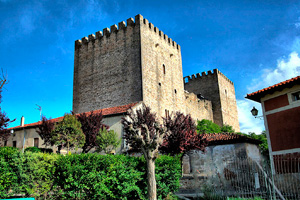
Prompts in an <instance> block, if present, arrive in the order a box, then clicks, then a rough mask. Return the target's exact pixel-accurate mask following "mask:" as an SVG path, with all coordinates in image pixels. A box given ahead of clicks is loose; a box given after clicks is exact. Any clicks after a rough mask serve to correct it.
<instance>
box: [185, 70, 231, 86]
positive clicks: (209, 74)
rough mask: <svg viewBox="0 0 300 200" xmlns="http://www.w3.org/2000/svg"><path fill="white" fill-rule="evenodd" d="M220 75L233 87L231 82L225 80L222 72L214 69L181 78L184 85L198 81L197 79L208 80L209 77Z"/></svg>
mask: <svg viewBox="0 0 300 200" xmlns="http://www.w3.org/2000/svg"><path fill="white" fill-rule="evenodd" d="M218 74H219V75H220V76H222V77H224V78H225V79H226V80H227V81H228V82H229V83H230V84H232V85H233V82H232V81H231V80H229V78H227V77H226V76H225V75H224V74H223V73H222V72H220V71H219V70H218V69H214V70H213V71H211V70H209V71H207V72H202V73H201V74H200V73H197V74H192V75H190V76H185V77H183V80H184V83H188V82H190V81H194V80H199V79H204V78H210V77H215V76H216V75H218Z"/></svg>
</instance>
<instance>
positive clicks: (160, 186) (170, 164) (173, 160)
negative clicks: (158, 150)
mask: <svg viewBox="0 0 300 200" xmlns="http://www.w3.org/2000/svg"><path fill="white" fill-rule="evenodd" d="M155 165H156V169H155V173H156V175H155V176H156V180H157V198H158V199H164V198H165V197H167V196H168V195H169V193H170V192H175V191H177V189H178V188H179V186H180V184H179V179H180V178H181V155H177V156H175V157H171V156H166V155H161V156H159V157H158V159H157V160H156V164H155Z"/></svg>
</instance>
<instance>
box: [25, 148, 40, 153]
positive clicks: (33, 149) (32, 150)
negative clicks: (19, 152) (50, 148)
mask: <svg viewBox="0 0 300 200" xmlns="http://www.w3.org/2000/svg"><path fill="white" fill-rule="evenodd" d="M29 151H30V152H32V153H37V152H42V151H41V149H39V148H37V147H27V148H26V149H25V151H24V152H29Z"/></svg>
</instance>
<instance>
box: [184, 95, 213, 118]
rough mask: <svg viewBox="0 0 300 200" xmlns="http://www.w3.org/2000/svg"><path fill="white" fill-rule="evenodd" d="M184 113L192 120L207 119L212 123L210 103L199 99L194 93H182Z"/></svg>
mask: <svg viewBox="0 0 300 200" xmlns="http://www.w3.org/2000/svg"><path fill="white" fill-rule="evenodd" d="M184 94H185V113H189V114H191V116H192V118H193V119H194V120H199V121H200V120H202V119H208V120H211V121H213V111H212V104H211V101H209V100H206V99H199V98H198V97H197V95H195V94H194V93H189V92H187V91H184Z"/></svg>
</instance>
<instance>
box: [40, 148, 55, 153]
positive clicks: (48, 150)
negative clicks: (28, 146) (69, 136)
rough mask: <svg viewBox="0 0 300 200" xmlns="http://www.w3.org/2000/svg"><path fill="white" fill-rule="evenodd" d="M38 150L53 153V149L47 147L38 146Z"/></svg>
mask: <svg viewBox="0 0 300 200" xmlns="http://www.w3.org/2000/svg"><path fill="white" fill-rule="evenodd" d="M40 150H41V152H43V153H53V149H49V148H40Z"/></svg>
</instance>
